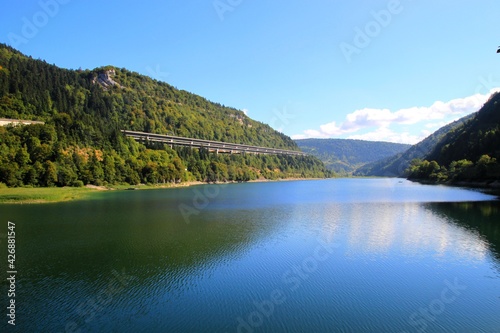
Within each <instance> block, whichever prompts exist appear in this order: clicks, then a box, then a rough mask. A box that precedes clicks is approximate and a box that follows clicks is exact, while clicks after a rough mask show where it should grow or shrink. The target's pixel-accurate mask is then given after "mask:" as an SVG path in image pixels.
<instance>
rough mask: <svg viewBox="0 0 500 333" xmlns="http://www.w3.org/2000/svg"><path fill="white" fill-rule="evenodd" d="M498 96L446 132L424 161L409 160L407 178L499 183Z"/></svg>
mask: <svg viewBox="0 0 500 333" xmlns="http://www.w3.org/2000/svg"><path fill="white" fill-rule="evenodd" d="M499 143H500V93H496V94H494V95H492V96H491V97H490V99H489V100H488V101H487V102H486V103H485V104H484V106H483V107H482V108H481V110H479V112H477V113H476V114H474V116H473V117H472V118H471V119H470V120H469V121H467V122H466V123H464V124H463V126H460V127H458V128H455V129H454V130H451V131H449V132H447V133H446V134H445V135H444V136H443V137H442V138H441V140H439V142H437V143H436V144H435V145H434V146H433V147H432V149H431V151H430V153H429V154H427V155H426V156H425V157H424V158H423V159H417V160H414V161H412V163H411V166H410V168H409V169H408V170H407V172H408V176H409V178H410V179H423V180H431V181H437V182H444V181H480V182H485V181H486V182H494V181H500V164H499V161H500V145H499Z"/></svg>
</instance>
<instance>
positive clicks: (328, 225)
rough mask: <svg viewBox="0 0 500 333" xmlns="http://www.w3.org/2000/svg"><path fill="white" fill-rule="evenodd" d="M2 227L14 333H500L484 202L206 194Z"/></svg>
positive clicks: (59, 211) (334, 185) (173, 195)
mask: <svg viewBox="0 0 500 333" xmlns="http://www.w3.org/2000/svg"><path fill="white" fill-rule="evenodd" d="M0 217H1V219H2V221H1V229H0V233H2V235H0V236H3V237H4V238H0V241H1V247H2V249H1V251H0V253H1V255H2V266H1V267H2V269H1V270H2V274H3V276H7V274H6V270H7V269H6V268H5V267H7V264H6V263H7V260H6V259H7V252H6V248H7V242H6V238H5V234H6V233H7V221H13V222H15V223H16V269H17V271H18V273H17V281H16V284H17V285H16V297H15V300H16V305H17V307H16V326H15V327H12V326H11V325H8V324H7V320H8V317H7V316H6V314H7V310H6V306H7V305H8V304H7V302H8V299H7V297H6V296H7V290H8V283H7V281H6V280H5V279H2V280H3V282H2V290H1V298H0V299H1V300H2V304H1V305H2V308H3V309H4V310H3V312H4V314H3V315H2V317H3V318H4V319H3V320H2V323H1V325H2V326H1V327H2V328H7V329H8V330H9V331H13V332H500V315H499V314H500V205H499V202H498V201H496V198H495V197H494V196H489V195H486V194H483V193H480V192H478V191H470V190H465V189H459V188H450V187H444V186H425V185H419V184H415V183H411V182H407V181H402V182H401V181H400V180H397V179H337V180H323V181H297V182H277V183H252V184H232V185H223V186H221V185H206V186H197V187H191V188H182V189H169V190H151V191H122V192H112V193H102V194H97V195H96V196H95V197H93V198H92V199H91V200H84V201H76V202H69V203H60V204H46V205H2V206H0ZM4 264H5V265H4ZM4 331H5V330H4V329H3V330H2V332H4Z"/></svg>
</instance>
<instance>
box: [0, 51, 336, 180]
mask: <svg viewBox="0 0 500 333" xmlns="http://www.w3.org/2000/svg"><path fill="white" fill-rule="evenodd" d="M103 79H106V80H108V81H106V82H107V83H106V84H104V83H103V82H104V81H102V80H103ZM111 81H112V82H114V83H110V82H111ZM0 117H4V118H20V119H27V120H41V121H44V122H45V125H39V124H37V125H29V126H6V127H0V182H2V183H4V184H6V185H7V186H9V187H19V186H41V187H52V186H58V187H64V186H74V187H79V186H81V185H86V184H93V185H106V184H120V183H128V184H139V183H150V184H157V183H168V182H170V183H177V182H182V181H188V180H200V181H247V180H252V179H257V178H269V179H278V178H286V177H325V176H329V175H330V173H329V172H328V171H326V170H325V168H324V166H323V164H322V163H321V162H320V161H319V160H317V159H316V158H314V157H285V156H265V155H259V156H254V155H215V154H214V153H208V152H206V151H198V150H196V149H195V150H190V149H185V148H175V149H171V148H169V147H165V146H162V145H149V146H147V147H146V146H143V145H141V144H139V143H136V142H135V141H133V140H132V139H130V138H126V137H124V136H123V134H122V133H121V132H120V130H121V129H131V130H136V131H145V132H153V133H159V134H168V133H172V134H175V135H180V136H188V137H196V138H200V139H208V140H219V141H225V142H237V143H243V144H250V145H257V146H267V147H274V148H283V149H291V150H299V148H298V147H297V145H296V144H295V143H294V142H293V141H292V140H291V139H290V138H289V137H287V136H285V135H283V134H281V133H279V132H277V131H275V130H273V129H272V128H271V127H269V126H268V125H265V124H263V123H260V122H257V121H254V120H252V119H250V118H248V117H247V116H246V115H245V114H244V113H243V112H241V111H239V110H236V109H233V108H229V107H225V106H223V105H220V104H217V103H212V102H210V101H208V100H206V99H204V98H202V97H199V96H197V95H194V94H191V93H188V92H186V91H182V90H178V89H176V88H174V87H172V86H170V85H168V84H166V83H163V82H158V81H155V80H152V79H150V78H148V77H145V76H142V75H139V74H137V73H133V72H130V71H128V70H126V69H118V68H114V67H112V66H106V67H103V68H98V69H95V70H92V71H90V70H86V71H73V70H66V69H61V68H58V67H56V66H54V65H50V64H47V63H46V62H44V61H40V60H33V59H31V58H28V57H25V56H23V55H22V54H21V53H19V52H17V51H16V50H14V49H12V48H10V47H8V46H5V45H3V44H0Z"/></svg>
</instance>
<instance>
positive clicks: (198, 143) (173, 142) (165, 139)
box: [122, 130, 307, 156]
mask: <svg viewBox="0 0 500 333" xmlns="http://www.w3.org/2000/svg"><path fill="white" fill-rule="evenodd" d="M122 133H123V134H125V135H126V136H128V137H131V138H133V139H135V140H136V141H139V142H147V141H149V142H160V143H164V144H167V145H170V146H184V147H192V148H204V149H208V151H210V152H216V153H227V154H240V153H251V154H276V155H291V156H306V155H307V154H305V153H303V152H301V151H295V150H285V149H277V148H267V147H258V146H250V145H243V144H237V143H229V142H220V141H211V140H201V139H193V138H184V137H180V136H173V135H162V134H153V133H145V132H135V131H128V130H122Z"/></svg>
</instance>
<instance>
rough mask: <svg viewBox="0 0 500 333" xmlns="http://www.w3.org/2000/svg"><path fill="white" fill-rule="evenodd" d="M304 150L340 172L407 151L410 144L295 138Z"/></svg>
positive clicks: (350, 171) (348, 172)
mask: <svg viewBox="0 0 500 333" xmlns="http://www.w3.org/2000/svg"><path fill="white" fill-rule="evenodd" d="M295 142H296V143H297V145H298V146H299V147H300V149H302V151H304V152H306V153H308V154H311V155H313V156H316V157H317V158H319V159H320V160H321V161H323V163H325V166H326V167H327V168H328V169H330V170H333V171H335V172H336V173H340V174H350V173H352V172H353V171H355V170H356V169H358V168H359V167H361V166H363V165H365V164H367V163H370V162H374V161H378V160H381V159H384V158H387V157H389V156H394V155H395V154H398V153H401V152H404V151H406V150H407V149H408V148H410V147H411V146H410V145H405V144H398V143H390V142H374V141H363V140H346V139H304V140H295Z"/></svg>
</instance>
